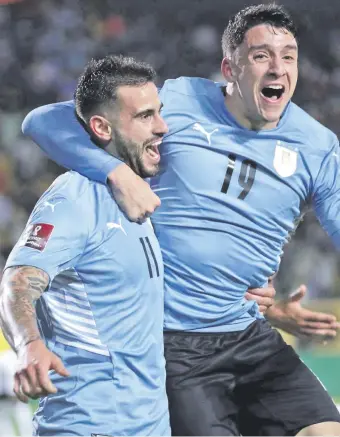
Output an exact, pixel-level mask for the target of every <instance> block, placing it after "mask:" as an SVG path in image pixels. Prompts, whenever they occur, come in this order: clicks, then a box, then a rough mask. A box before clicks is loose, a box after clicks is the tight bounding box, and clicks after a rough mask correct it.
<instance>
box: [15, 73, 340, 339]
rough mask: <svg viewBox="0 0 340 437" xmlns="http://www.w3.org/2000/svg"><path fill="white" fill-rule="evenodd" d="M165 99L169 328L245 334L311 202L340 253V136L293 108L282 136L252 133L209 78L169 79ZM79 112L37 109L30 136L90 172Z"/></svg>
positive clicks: (163, 191)
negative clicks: (60, 135)
mask: <svg viewBox="0 0 340 437" xmlns="http://www.w3.org/2000/svg"><path fill="white" fill-rule="evenodd" d="M160 96H161V100H162V102H163V104H164V109H163V114H162V115H163V116H164V118H165V120H166V122H167V123H168V125H169V128H170V131H169V134H168V135H167V136H166V137H165V139H164V141H163V144H162V146H161V153H162V167H163V170H162V172H161V174H160V176H159V177H156V178H154V179H153V180H152V187H153V189H154V190H155V191H156V193H157V194H158V196H159V197H160V199H161V201H162V205H161V207H160V208H159V209H157V211H156V212H155V213H154V215H153V217H152V221H153V225H154V228H155V232H156V235H157V236H158V239H159V242H160V246H161V249H162V255H163V261H164V268H165V329H168V330H196V331H211V332H214V331H215V332H223V331H236V330H242V329H245V328H246V327H247V326H248V325H249V324H250V323H251V322H253V321H254V320H255V319H256V318H260V317H261V315H260V314H259V312H258V307H257V304H255V303H254V302H247V301H246V300H245V299H244V294H245V292H246V291H247V289H248V288H249V287H260V286H262V285H264V284H265V283H266V281H267V279H268V277H269V276H270V275H272V274H273V273H274V272H275V271H277V269H278V267H279V263H280V258H281V255H282V248H283V246H284V244H285V243H286V241H287V239H288V237H289V235H290V233H291V232H292V231H293V230H294V229H295V226H296V222H297V221H298V219H299V217H300V215H301V212H302V211H303V210H304V207H305V206H306V205H307V204H308V203H309V202H312V203H313V205H314V208H315V211H316V214H317V216H318V218H319V220H320V222H321V224H322V225H323V227H324V228H325V229H326V231H327V232H328V233H329V235H330V236H331V237H332V239H333V241H334V243H335V244H336V245H337V246H340V235H339V231H340V222H339V219H338V216H339V212H340V208H339V202H340V180H339V177H338V174H339V156H338V152H339V150H338V148H339V145H338V141H337V138H336V136H335V135H334V134H333V133H332V132H330V131H329V130H328V129H326V128H325V127H324V126H322V125H321V124H319V123H318V122H317V121H315V120H314V119H313V118H311V117H310V116H309V115H308V114H307V113H306V112H304V111H303V110H302V109H301V108H299V107H298V106H296V105H295V104H293V103H289V105H288V106H287V108H286V110H285V113H284V114H283V116H282V119H281V121H280V123H279V125H278V127H277V128H275V129H272V130H263V131H258V132H257V131H251V130H248V129H245V128H243V127H242V126H240V125H239V124H238V123H237V122H236V121H235V119H234V118H233V117H232V116H231V114H230V113H228V111H227V109H226V106H225V102H224V95H223V93H222V89H221V86H220V85H219V84H216V83H214V82H211V81H209V80H206V79H199V78H179V79H176V80H168V81H166V82H165V85H164V86H163V88H162V90H161V92H160ZM56 107H57V108H58V109H56ZM71 108H72V104H70V103H66V104H58V105H53V106H52V105H50V106H47V107H44V108H42V109H38V110H36V111H35V112H33V113H31V114H30V115H29V116H28V119H27V121H26V125H24V130H25V133H28V134H29V135H30V136H31V137H32V138H33V139H34V140H35V141H36V142H37V143H39V144H40V145H41V146H43V148H44V149H45V150H46V151H47V152H48V153H50V152H51V154H53V155H54V157H57V159H56V160H57V161H58V162H59V163H63V161H64V160H65V159H66V158H64V156H66V155H67V156H68V158H67V159H68V162H69V163H71V165H72V167H74V168H75V169H76V170H79V171H84V173H85V174H86V173H87V169H86V168H85V167H83V168H78V167H77V164H76V159H75V155H76V154H77V153H74V156H73V159H71V156H72V153H73V151H74V150H77V149H79V147H80V145H81V144H85V143H86V147H87V148H91V153H94V147H95V146H93V145H92V146H91V142H90V140H89V137H88V136H86V134H84V132H83V131H82V130H81V129H79V127H78V126H75V125H74V124H73V125H72V124H71V123H70V121H69V118H72V117H73V111H74V109H71ZM57 111H59V112H58V113H59V116H60V114H61V112H62V113H63V119H61V117H60V119H59V120H58V129H60V128H61V127H62V128H63V130H65V132H69V135H71V132H72V144H66V143H65V144H61V143H60V142H59V141H58V140H56V141H55V142H53V144H52V141H51V139H52V136H53V134H54V133H56V131H55V130H54V132H53V131H52V129H51V127H52V123H51V121H50V120H51V119H52V116H53V114H55V113H56V112H57ZM43 123H44V129H41V126H42V125H43ZM56 136H57V133H56ZM47 138H48V140H47V141H46V139H47ZM73 141H74V142H75V145H73ZM61 146H63V147H61ZM58 147H59V149H58ZM87 150H88V149H83V152H84V153H87ZM98 158H99V156H98ZM93 161H94V160H92V161H91V162H90V161H88V167H89V168H90V167H91V169H92V173H91V174H92V177H93V176H95V177H97V178H98V179H99V180H102V181H105V177H106V175H105V174H103V172H102V171H100V167H101V166H104V165H107V161H106V162H105V164H104V162H103V164H96V169H97V173H96V174H95V172H94V166H93V165H92V162H93Z"/></svg>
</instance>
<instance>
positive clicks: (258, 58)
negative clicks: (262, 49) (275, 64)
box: [254, 53, 268, 61]
mask: <svg viewBox="0 0 340 437" xmlns="http://www.w3.org/2000/svg"><path fill="white" fill-rule="evenodd" d="M267 58H268V56H267V55H266V54H265V53H257V54H256V55H254V59H255V60H256V61H262V60H265V59H267Z"/></svg>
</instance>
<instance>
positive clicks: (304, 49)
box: [0, 0, 340, 297]
mask: <svg viewBox="0 0 340 437" xmlns="http://www.w3.org/2000/svg"><path fill="white" fill-rule="evenodd" d="M6 3H11V4H6ZM253 3H259V2H258V1H253ZM282 3H283V4H286V5H287V7H288V8H289V9H290V10H291V11H292V12H293V14H294V15H295V16H296V18H297V21H298V24H299V25H300V27H301V31H302V34H301V37H300V42H301V49H300V50H301V51H300V80H299V84H298V90H297V93H296V97H295V102H296V103H298V104H300V105H301V106H302V107H303V108H304V109H306V110H307V111H308V112H309V113H310V114H311V115H313V116H314V117H315V118H317V119H318V120H320V121H321V122H322V123H324V124H325V125H326V126H328V127H329V128H331V129H332V130H334V131H335V132H336V133H337V134H339V133H340V125H339V120H340V44H339V41H340V28H339V27H338V23H337V16H338V14H339V13H340V3H338V1H337V0H328V1H327V2H319V1H318V0H300V1H297V0H295V1H293V0H290V1H288V0H283V1H282ZM326 3H327V9H326V6H324V5H325V4H326ZM246 4H249V2H245V1H243V0H228V1H226V0H200V1H198V0H188V1H187V2H184V1H182V0H171V1H169V0H157V1H156V0H143V1H141V0H100V1H96V2H95V1H94V0H21V1H20V0H16V1H14V2H13V0H12V2H9V1H8V2H6V1H0V113H1V115H0V268H1V267H3V265H4V263H5V260H6V257H7V255H8V254H9V252H10V250H11V248H12V246H13V244H14V243H15V241H16V240H17V238H18V236H19V235H20V233H21V231H22V229H23V227H24V225H25V222H26V220H27V217H28V214H29V212H30V210H31V209H32V207H33V205H34V203H35V202H36V200H37V198H38V197H39V196H40V194H41V193H42V192H43V191H44V189H45V188H47V186H48V185H49V184H50V183H51V181H52V180H53V179H54V177H55V176H56V175H57V174H59V173H60V172H61V171H63V169H60V168H59V167H58V166H57V165H55V164H53V163H52V162H51V161H49V160H48V159H47V158H46V157H45V156H44V155H43V154H42V153H41V152H40V150H39V149H38V147H37V146H36V145H34V144H33V143H32V142H31V141H30V140H28V139H26V138H24V137H23V136H22V134H21V131H20V126H21V122H22V120H23V118H24V116H25V115H26V114H27V113H28V112H29V110H31V109H32V108H34V107H36V106H39V105H43V104H46V103H51V102H54V101H60V100H67V99H71V98H72V95H73V91H74V88H75V85H76V78H77V76H78V75H79V73H80V72H81V71H82V69H83V67H84V65H85V64H86V63H87V61H88V60H89V59H90V58H91V57H93V56H96V57H97V56H102V55H106V54H108V53H122V54H129V55H132V56H135V57H137V58H139V59H142V60H145V61H148V62H150V63H151V64H152V65H153V66H154V67H155V68H156V69H157V71H158V73H159V83H160V84H161V83H162V81H163V80H165V79H166V78H169V77H177V76H181V75H190V76H201V77H208V78H211V79H214V80H220V75H219V65H220V60H221V49H220V37H221V34H222V32H223V29H224V27H225V25H226V23H227V21H228V18H229V17H230V15H231V14H232V13H234V12H236V11H237V10H238V9H240V8H241V7H242V6H244V5H246ZM339 261H340V258H339V257H338V256H337V255H336V254H335V251H334V249H333V248H332V246H331V243H330V241H329V240H328V238H327V237H326V236H325V234H324V232H323V230H322V229H321V228H320V227H319V225H318V224H317V223H316V220H315V218H314V217H313V215H311V214H309V215H307V216H306V218H305V220H304V222H303V223H302V225H301V226H300V227H299V229H298V231H297V233H296V235H295V237H294V238H293V239H292V243H291V245H290V246H288V248H287V250H286V253H285V256H284V258H283V262H282V269H281V272H280V274H279V277H278V288H279V289H281V290H282V291H283V292H288V291H290V290H291V288H292V287H294V286H295V285H298V284H299V283H301V282H305V283H306V284H307V285H308V286H309V289H310V297H318V296H327V297H332V296H339V284H338V282H339V279H340V276H339V274H338V271H339V268H338V267H340V266H339Z"/></svg>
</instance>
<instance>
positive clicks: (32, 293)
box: [0, 56, 170, 436]
mask: <svg viewBox="0 0 340 437" xmlns="http://www.w3.org/2000/svg"><path fill="white" fill-rule="evenodd" d="M154 78H155V72H154V70H153V69H152V67H150V66H149V65H148V64H144V63H140V62H137V61H135V60H134V59H132V58H126V57H120V56H117V57H114V56H108V57H106V58H104V59H101V60H98V61H93V62H90V64H89V65H88V66H87V68H86V69H85V71H84V73H83V75H82V76H81V77H80V80H79V83H78V86H77V90H76V94H75V103H76V111H77V115H78V117H79V118H80V119H81V120H82V122H83V124H84V126H85V127H86V129H87V130H88V131H89V133H90V134H91V137H92V138H93V139H95V141H96V142H97V143H98V144H99V145H100V146H101V147H103V148H105V150H106V151H108V152H109V153H113V154H115V155H116V156H118V157H119V158H120V159H122V160H124V162H126V163H128V164H129V166H130V167H131V168H133V170H134V171H135V173H136V174H138V175H140V176H141V177H142V178H146V177H150V176H154V175H155V174H156V173H157V172H158V168H159V156H158V155H157V154H155V153H154V152H153V149H155V148H157V147H158V146H159V145H160V143H161V141H162V137H163V135H164V134H165V133H166V132H167V125H166V123H165V122H164V120H163V119H162V117H161V115H160V109H161V103H160V100H159V97H158V92H157V88H156V86H155V84H154ZM35 304H36V308H35ZM163 316H164V289H163V263H162V258H161V252H160V248H159V244H158V241H157V238H156V237H155V235H154V231H153V229H152V226H151V225H150V223H147V222H145V223H143V224H141V225H140V224H137V223H134V222H130V221H129V220H128V219H127V218H126V217H125V215H124V214H123V213H122V211H121V210H120V208H119V207H118V206H117V205H116V204H115V203H113V202H112V195H111V193H110V191H109V189H108V187H106V186H105V185H103V184H100V183H97V182H92V181H90V180H89V179H87V178H85V177H83V176H81V175H80V174H78V173H75V172H68V173H66V174H64V175H62V176H61V177H59V178H58V179H57V180H56V181H55V182H54V183H53V184H52V185H51V187H50V188H49V189H48V190H47V191H46V192H45V193H44V194H43V196H42V197H41V198H40V200H39V201H38V203H37V205H36V206H35V208H34V210H33V212H32V214H31V216H30V218H29V220H28V224H27V227H26V230H25V231H24V233H23V235H22V237H21V238H20V240H19V242H18V243H17V245H16V246H15V248H14V249H13V251H12V253H11V254H10V256H9V258H8V261H7V264H6V270H5V272H4V275H3V279H2V283H1V290H0V317H1V325H2V327H3V330H4V334H5V336H6V338H7V340H8V342H9V343H10V345H11V346H12V348H13V349H14V350H15V351H16V352H17V354H18V357H19V361H20V368H19V371H18V372H17V373H16V376H15V392H16V394H17V396H18V397H19V398H20V399H21V400H23V401H25V400H27V396H29V397H32V398H34V397H40V396H42V398H41V400H40V404H39V408H38V410H37V412H36V414H35V418H34V427H35V434H36V435H88V436H89V435H170V425H169V413H168V401H167V396H166V387H165V360H164V353H163V318H164V317H163ZM45 343H46V346H45ZM48 370H50V372H49V374H48V373H47V372H48Z"/></svg>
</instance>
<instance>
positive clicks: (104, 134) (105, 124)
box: [89, 115, 112, 141]
mask: <svg viewBox="0 0 340 437" xmlns="http://www.w3.org/2000/svg"><path fill="white" fill-rule="evenodd" d="M89 126H90V128H91V131H92V132H93V133H94V134H95V135H96V137H97V138H99V139H100V140H103V141H110V140H111V137H112V128H111V124H110V122H109V121H108V120H107V119H106V118H105V117H102V116H101V115H92V117H91V118H90V120H89Z"/></svg>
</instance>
